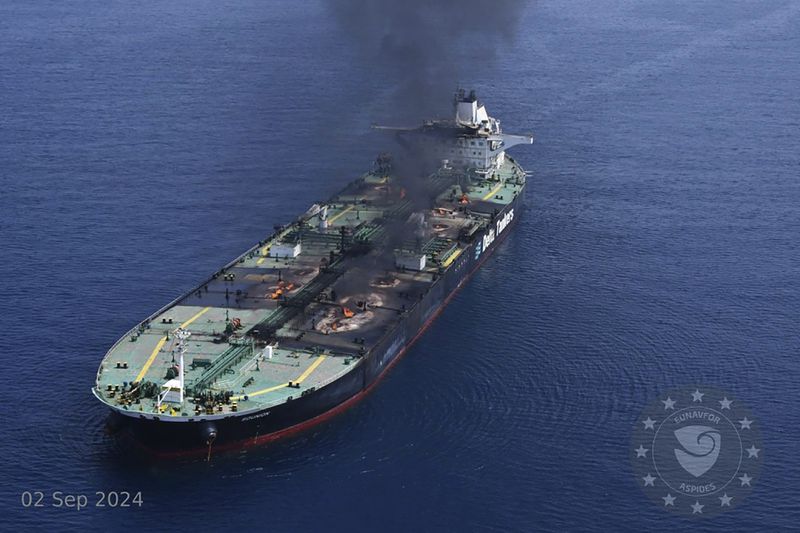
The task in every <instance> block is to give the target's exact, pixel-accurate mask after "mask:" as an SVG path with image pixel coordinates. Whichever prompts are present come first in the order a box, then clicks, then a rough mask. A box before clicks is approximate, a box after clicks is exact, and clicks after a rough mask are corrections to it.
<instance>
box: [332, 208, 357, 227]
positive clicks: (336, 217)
mask: <svg viewBox="0 0 800 533" xmlns="http://www.w3.org/2000/svg"><path fill="white" fill-rule="evenodd" d="M353 207H355V206H352V205H351V206H350V207H348V208H347V209H345V210H344V211H342V212H341V213H339V214H338V215H336V216H333V217H331V218H329V219H328V224H333V223H334V222H336V221H337V220H338V219H339V217H340V216H342V215H344V214H345V213H347V212H348V211H352V210H353Z"/></svg>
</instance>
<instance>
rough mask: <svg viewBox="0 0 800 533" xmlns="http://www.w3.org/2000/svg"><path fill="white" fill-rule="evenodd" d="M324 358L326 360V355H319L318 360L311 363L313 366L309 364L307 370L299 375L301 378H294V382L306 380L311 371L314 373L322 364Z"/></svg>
mask: <svg viewBox="0 0 800 533" xmlns="http://www.w3.org/2000/svg"><path fill="white" fill-rule="evenodd" d="M324 360H325V356H324V355H320V356H319V357H317V360H316V361H314V362H313V363H311V366H309V367H308V368H306V371H305V372H303V373H302V374H300V377H299V378H297V379H296V380H294V382H295V383H302V382H303V381H304V380H305V379H306V378H307V377H308V376H310V375H311V373H312V372H313V371H314V370H316V368H317V367H318V366H319V365H320V364H322V362H323V361H324Z"/></svg>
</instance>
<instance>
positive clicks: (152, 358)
mask: <svg viewBox="0 0 800 533" xmlns="http://www.w3.org/2000/svg"><path fill="white" fill-rule="evenodd" d="M165 342H167V338H166V337H161V339H160V340H159V341H158V343H157V344H156V347H155V348H153V353H151V354H150V357H148V358H147V361H146V362H145V364H144V366H143V367H142V371H141V372H139V375H138V376H136V379H134V380H133V381H137V382H140V381H142V378H143V377H144V375H145V374H147V371H148V370H150V365H152V364H153V361H155V359H156V356H157V355H158V352H160V351H161V348H162V347H163V346H164V343H165Z"/></svg>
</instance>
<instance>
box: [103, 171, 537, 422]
mask: <svg viewBox="0 0 800 533" xmlns="http://www.w3.org/2000/svg"><path fill="white" fill-rule="evenodd" d="M499 178H500V179H499V180H497V179H490V180H477V181H474V182H473V183H472V185H471V187H470V190H469V192H467V193H466V196H467V198H468V200H469V203H463V194H464V193H463V191H462V190H461V188H460V186H458V185H457V184H456V183H457V176H455V175H451V174H447V173H443V174H441V175H435V176H434V178H433V180H432V181H433V183H435V184H436V189H437V192H438V193H439V194H438V197H437V200H436V202H435V203H436V207H437V208H436V209H433V210H429V211H428V212H427V214H428V227H429V230H430V235H429V238H428V239H426V240H425V242H424V243H422V244H423V247H422V249H423V251H424V252H425V253H426V254H428V259H429V260H428V265H427V267H426V268H425V269H424V270H422V271H411V270H399V269H397V268H396V267H395V266H394V264H393V260H392V254H391V253H388V254H387V253H382V252H381V251H380V247H379V246H378V247H376V248H375V249H372V250H370V251H367V253H365V254H362V255H356V256H353V257H350V256H347V255H342V254H338V251H339V250H340V248H341V246H342V244H343V243H344V244H345V246H346V247H351V246H354V245H356V244H358V243H359V242H364V243H369V242H370V241H372V242H373V243H374V242H376V241H377V242H380V240H381V239H384V238H386V236H385V231H386V230H385V227H386V224H385V222H386V220H387V219H391V218H393V217H394V218H396V219H397V220H404V219H405V218H407V217H408V216H409V215H410V214H411V212H412V209H413V206H412V205H411V204H410V202H408V201H407V200H405V199H403V198H401V196H402V195H403V193H402V191H401V190H399V188H398V187H397V186H395V185H394V184H393V182H392V180H389V179H387V178H385V177H381V176H376V175H372V174H368V175H366V176H365V177H363V178H362V180H357V181H356V182H354V183H352V184H351V185H350V186H348V187H347V188H346V189H345V190H343V191H342V192H341V193H340V194H339V195H338V196H336V197H334V198H333V199H332V201H331V202H330V203H329V204H328V205H329V206H330V207H329V210H328V217H327V219H328V228H327V229H326V230H324V231H323V230H321V229H319V228H318V227H317V226H316V225H315V220H316V219H313V220H310V221H306V222H302V219H300V221H299V222H295V223H293V224H292V225H290V226H288V227H286V228H284V229H282V230H280V231H279V232H277V233H276V234H275V235H273V236H272V238H270V239H268V240H265V241H262V242H261V243H259V244H258V245H257V246H255V247H253V248H251V249H250V250H248V251H247V252H246V253H245V254H243V255H242V256H240V257H239V258H237V260H235V261H234V262H232V263H231V264H229V265H228V267H226V268H224V269H223V270H221V271H220V272H218V273H217V274H216V275H215V276H213V277H212V278H211V279H209V280H207V281H206V282H205V283H203V284H202V285H200V286H199V287H197V288H196V289H195V290H193V291H192V292H191V293H189V294H187V295H185V296H184V297H182V298H181V299H179V300H177V301H176V302H174V303H173V304H172V305H170V306H168V308H166V309H165V310H163V311H161V312H159V313H157V314H156V315H154V316H153V317H151V318H150V320H149V321H146V322H145V323H143V324H140V325H139V326H138V327H137V328H135V329H134V330H133V331H132V332H130V333H129V335H127V336H126V337H124V338H123V339H120V341H119V342H118V343H117V344H116V345H115V346H114V347H112V349H111V350H110V351H109V353H108V354H107V355H106V357H105V359H104V361H103V364H102V366H101V370H100V373H99V375H98V381H97V388H98V391H99V394H100V395H101V397H102V398H103V399H104V400H105V401H106V402H108V403H109V404H110V405H114V406H116V407H118V408H121V409H127V410H130V411H134V412H136V411H140V412H147V413H153V412H158V411H160V415H163V416H186V415H189V416H191V415H193V414H196V413H195V411H194V409H195V406H194V405H192V403H191V402H190V401H185V402H184V403H183V405H176V404H168V403H162V406H161V408H160V409H158V408H157V407H156V401H155V399H153V398H147V399H145V398H139V399H138V401H133V402H132V401H129V400H127V401H123V400H122V398H123V397H124V396H125V395H123V394H122V391H123V390H125V388H126V386H127V387H128V388H130V386H131V385H130V384H131V383H134V382H135V383H142V382H145V381H149V382H152V383H156V384H163V383H164V382H165V381H166V380H167V372H168V370H169V368H170V367H172V366H174V365H175V364H177V362H178V359H179V355H178V353H177V350H176V346H177V345H176V338H175V334H174V331H175V330H176V328H178V327H180V328H182V329H185V330H187V331H189V332H190V333H191V336H190V337H189V338H188V339H187V341H186V345H185V349H184V361H185V369H186V371H185V383H186V387H187V388H188V389H189V390H200V389H203V390H205V391H206V392H210V393H219V392H222V391H231V392H232V398H231V399H230V400H229V401H227V402H222V403H220V404H219V405H215V407H214V414H220V413H221V414H226V413H229V412H231V411H233V410H236V411H238V412H241V411H245V410H252V409H260V408H263V407H264V406H267V405H272V404H276V403H281V402H285V401H287V400H288V399H289V398H290V397H292V398H296V397H298V396H300V395H302V394H303V393H306V392H307V391H308V390H311V389H313V388H318V387H321V386H324V385H325V384H327V383H329V382H331V381H333V380H335V379H337V378H338V377H340V376H341V375H343V374H344V373H346V372H348V371H349V370H351V369H352V368H353V367H354V366H355V364H356V363H357V361H358V359H359V357H361V356H362V355H363V354H364V353H366V352H367V351H369V349H370V348H371V347H372V346H374V344H375V343H377V342H378V340H379V339H380V338H381V337H382V336H383V335H384V334H385V333H386V332H387V331H389V330H390V329H391V327H392V325H393V324H394V323H395V322H396V321H397V320H398V319H399V317H400V315H401V314H402V313H403V312H404V310H406V309H408V308H410V307H411V306H413V305H414V304H415V302H416V301H418V300H419V298H420V296H421V295H422V294H423V293H424V292H425V291H426V290H427V287H428V286H429V285H430V284H431V283H432V281H433V280H434V279H435V278H436V276H437V275H438V274H439V272H440V269H442V268H447V267H448V266H449V265H450V264H451V263H452V262H453V261H454V260H455V259H456V258H457V257H458V256H459V255H460V254H461V252H462V251H463V249H464V246H465V244H464V243H463V242H460V241H459V236H460V235H462V234H463V232H464V231H467V232H469V231H472V232H473V233H474V232H476V231H480V229H482V228H483V227H485V226H486V224H487V223H488V221H489V219H490V216H491V214H492V212H493V211H496V210H499V209H500V208H502V206H503V205H505V204H506V203H508V202H510V201H511V200H512V199H513V198H514V196H515V195H516V194H518V193H519V191H520V190H521V188H522V186H523V183H524V175H523V174H522V172H521V170H520V169H519V168H518V167H517V165H516V164H515V163H513V160H510V158H509V161H507V162H506V163H505V164H504V165H503V167H502V168H501V169H500V175H499ZM341 228H345V229H346V230H347V231H346V233H345V234H344V235H343V234H342V232H341ZM285 241H298V242H300V243H301V246H302V251H301V253H300V254H299V255H298V256H297V257H272V256H271V255H270V254H269V252H270V248H271V247H272V246H274V245H275V243H277V242H285ZM401 245H402V243H401ZM405 245H408V242H406V243H405ZM367 250H369V248H367ZM331 252H334V253H335V254H337V255H335V257H334V260H333V262H332V263H331ZM387 257H389V260H388V262H387ZM384 280H390V281H391V283H390V284H388V285H386V286H383V285H381V282H383V281H384ZM276 296H277V297H276ZM366 300H369V301H368V302H367V301H366ZM360 301H361V302H364V303H365V305H364V306H363V307H359V306H358V304H359V302H360ZM345 308H347V310H348V311H351V312H353V313H354V314H355V320H356V321H360V322H359V324H360V325H359V326H358V327H355V328H350V327H349V325H352V323H348V320H354V319H353V318H347V317H345V316H344V313H345ZM367 311H368V312H369V313H370V315H369V319H368V320H367V319H365V317H366V315H365V313H366V312H367ZM326 321H327V322H326ZM334 322H336V323H338V324H339V325H340V327H339V328H337V329H332V326H333V324H334ZM231 324H236V325H237V326H238V327H237V329H236V330H235V331H234V332H233V335H232V336H230V337H229V338H226V339H224V340H222V341H220V339H221V334H223V333H224V332H225V331H226V328H230V327H231V326H230V325H231ZM321 324H322V326H321ZM324 324H329V326H325V325H324ZM246 333H248V334H249V335H245V334H246ZM273 337H276V338H277V339H278V343H277V346H273V348H272V349H271V350H269V349H268V348H267V347H266V342H267V340H268V339H271V338H273ZM273 344H274V343H273ZM269 352H271V353H269ZM290 383H291V385H292V386H289V384H290Z"/></svg>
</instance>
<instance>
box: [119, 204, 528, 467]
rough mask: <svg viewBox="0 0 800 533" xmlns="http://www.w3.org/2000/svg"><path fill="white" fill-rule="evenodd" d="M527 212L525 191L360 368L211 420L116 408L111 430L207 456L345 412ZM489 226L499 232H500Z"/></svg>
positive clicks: (168, 451)
mask: <svg viewBox="0 0 800 533" xmlns="http://www.w3.org/2000/svg"><path fill="white" fill-rule="evenodd" d="M523 208H524V190H523V191H522V193H521V194H519V195H518V196H517V197H516V198H515V199H514V200H513V201H511V202H510V203H509V204H507V205H506V206H504V208H503V209H502V211H500V212H498V213H497V214H495V216H494V220H498V221H499V220H503V224H502V228H500V225H499V224H498V225H495V224H489V229H487V230H485V232H484V233H483V234H479V235H478V236H477V237H476V238H475V240H474V241H473V242H472V243H471V245H470V246H469V247H468V248H467V249H466V250H465V252H464V253H462V254H461V256H459V257H458V258H457V259H456V260H455V261H454V262H453V264H452V265H451V266H450V267H449V268H448V269H447V270H446V271H445V272H444V273H443V274H442V275H441V277H440V278H439V279H437V280H436V282H434V283H433V284H432V285H431V286H430V289H429V290H428V292H427V293H425V294H424V296H423V297H422V298H421V299H420V301H419V302H418V303H417V304H416V305H415V306H414V307H413V308H412V309H410V310H409V311H408V312H407V313H406V314H405V316H404V317H403V318H402V319H401V320H400V321H399V322H398V323H397V326H396V327H395V328H394V329H392V330H391V331H389V332H387V333H386V334H385V335H384V336H383V338H382V339H381V340H380V342H379V343H378V344H377V345H376V346H375V347H374V348H373V349H372V350H370V352H369V353H367V354H366V356H365V357H363V358H362V359H361V360H359V362H358V363H357V368H354V369H353V370H352V371H350V372H348V373H346V374H345V375H344V376H342V377H341V378H340V379H338V380H336V381H334V382H332V383H330V384H328V385H326V386H324V387H321V388H319V389H317V390H315V391H313V392H312V393H310V394H306V395H303V396H300V397H298V398H296V399H294V400H291V401H288V402H286V403H283V404H280V405H276V406H272V407H269V408H266V409H264V410H262V411H258V412H252V411H250V412H246V413H241V414H240V415H231V416H228V417H225V418H222V419H219V420H213V421H208V420H206V421H192V422H186V421H180V422H179V421H175V422H169V421H165V420H152V419H147V418H143V417H136V416H135V415H134V416H126V415H122V414H119V413H118V412H116V411H114V412H112V414H111V418H110V419H109V427H110V428H113V431H114V433H115V435H116V436H117V437H118V438H120V439H122V440H124V441H126V442H133V443H134V444H135V445H136V446H137V447H139V448H141V449H143V450H145V451H146V452H148V453H149V454H151V455H155V456H160V457H171V456H179V455H205V454H210V453H212V452H213V453H216V452H218V451H222V450H230V449H238V448H243V447H249V446H254V445H259V444H264V443H267V442H270V441H273V440H275V439H278V438H281V437H285V436H288V435H291V434H294V433H297V432H299V431H302V430H304V429H307V428H309V427H311V426H313V425H315V424H318V423H320V422H322V421H324V420H326V419H328V418H330V417H331V416H334V415H335V414H337V413H339V412H341V411H343V410H344V409H346V408H348V407H349V406H351V405H352V404H353V403H355V402H356V401H358V400H359V399H360V398H361V397H363V396H364V395H365V394H366V393H367V392H369V390H370V389H371V388H372V387H373V386H374V385H375V384H376V383H377V382H378V381H379V379H380V378H381V377H382V376H383V375H385V373H386V372H387V370H388V369H389V368H390V367H391V366H392V365H393V364H394V363H396V362H397V361H398V360H399V359H400V357H401V356H402V355H403V354H404V353H405V352H406V350H407V349H408V348H409V347H410V346H411V345H412V344H413V343H414V341H416V339H417V338H419V337H420V336H421V335H422V334H423V333H424V331H425V330H426V329H427V327H428V326H429V325H430V324H431V323H432V322H433V321H434V320H435V319H436V317H437V316H438V315H439V313H440V312H441V311H442V309H443V308H444V307H445V306H446V305H447V303H448V302H449V301H450V299H451V298H452V297H453V296H454V295H455V293H456V292H457V291H458V290H459V289H460V288H461V287H462V286H463V285H464V283H466V281H467V280H468V279H469V278H470V277H471V275H472V274H473V273H474V272H475V271H476V270H477V269H478V268H479V267H480V266H481V265H482V264H483V262H484V261H485V260H486V259H487V258H488V257H489V256H490V255H491V254H492V253H493V252H494V250H495V249H496V248H497V247H498V246H499V244H500V242H502V240H503V239H505V237H506V236H507V235H509V234H510V233H511V230H512V226H513V225H514V223H515V222H516V221H517V220H518V219H519V217H520V215H521V214H522V210H523ZM494 228H498V229H497V230H496V229H494Z"/></svg>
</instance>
